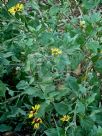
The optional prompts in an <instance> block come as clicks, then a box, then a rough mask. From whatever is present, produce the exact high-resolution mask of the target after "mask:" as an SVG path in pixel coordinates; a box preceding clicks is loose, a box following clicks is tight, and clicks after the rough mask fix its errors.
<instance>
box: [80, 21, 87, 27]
mask: <svg viewBox="0 0 102 136" xmlns="http://www.w3.org/2000/svg"><path fill="white" fill-rule="evenodd" d="M80 27H81V28H86V23H85V21H84V20H83V21H80Z"/></svg>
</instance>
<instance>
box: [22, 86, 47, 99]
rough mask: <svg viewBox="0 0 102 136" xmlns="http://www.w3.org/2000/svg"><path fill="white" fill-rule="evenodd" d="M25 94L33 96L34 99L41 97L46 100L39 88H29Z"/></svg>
mask: <svg viewBox="0 0 102 136" xmlns="http://www.w3.org/2000/svg"><path fill="white" fill-rule="evenodd" d="M24 93H25V94H28V95H32V96H33V97H39V98H41V99H44V95H43V93H42V91H41V90H40V89H38V88H33V87H28V88H26V90H25V91H24Z"/></svg>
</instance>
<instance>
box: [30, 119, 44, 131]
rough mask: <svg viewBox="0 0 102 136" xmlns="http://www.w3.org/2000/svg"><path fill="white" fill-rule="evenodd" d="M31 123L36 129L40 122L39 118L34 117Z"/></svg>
mask: <svg viewBox="0 0 102 136" xmlns="http://www.w3.org/2000/svg"><path fill="white" fill-rule="evenodd" d="M32 124H33V125H34V129H38V128H39V126H40V124H42V119H41V118H34V119H33V121H32Z"/></svg>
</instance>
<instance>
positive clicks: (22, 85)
mask: <svg viewBox="0 0 102 136" xmlns="http://www.w3.org/2000/svg"><path fill="white" fill-rule="evenodd" d="M28 87H29V84H28V83H27V82H26V81H24V80H21V81H20V82H19V83H18V84H17V85H16V88H17V89H18V90H21V89H23V90H25V89H26V88H28Z"/></svg>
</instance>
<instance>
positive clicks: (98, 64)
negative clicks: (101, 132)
mask: <svg viewBox="0 0 102 136" xmlns="http://www.w3.org/2000/svg"><path fill="white" fill-rule="evenodd" d="M95 69H96V70H97V71H98V72H99V73H102V59H100V60H97V61H96V63H95Z"/></svg>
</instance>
